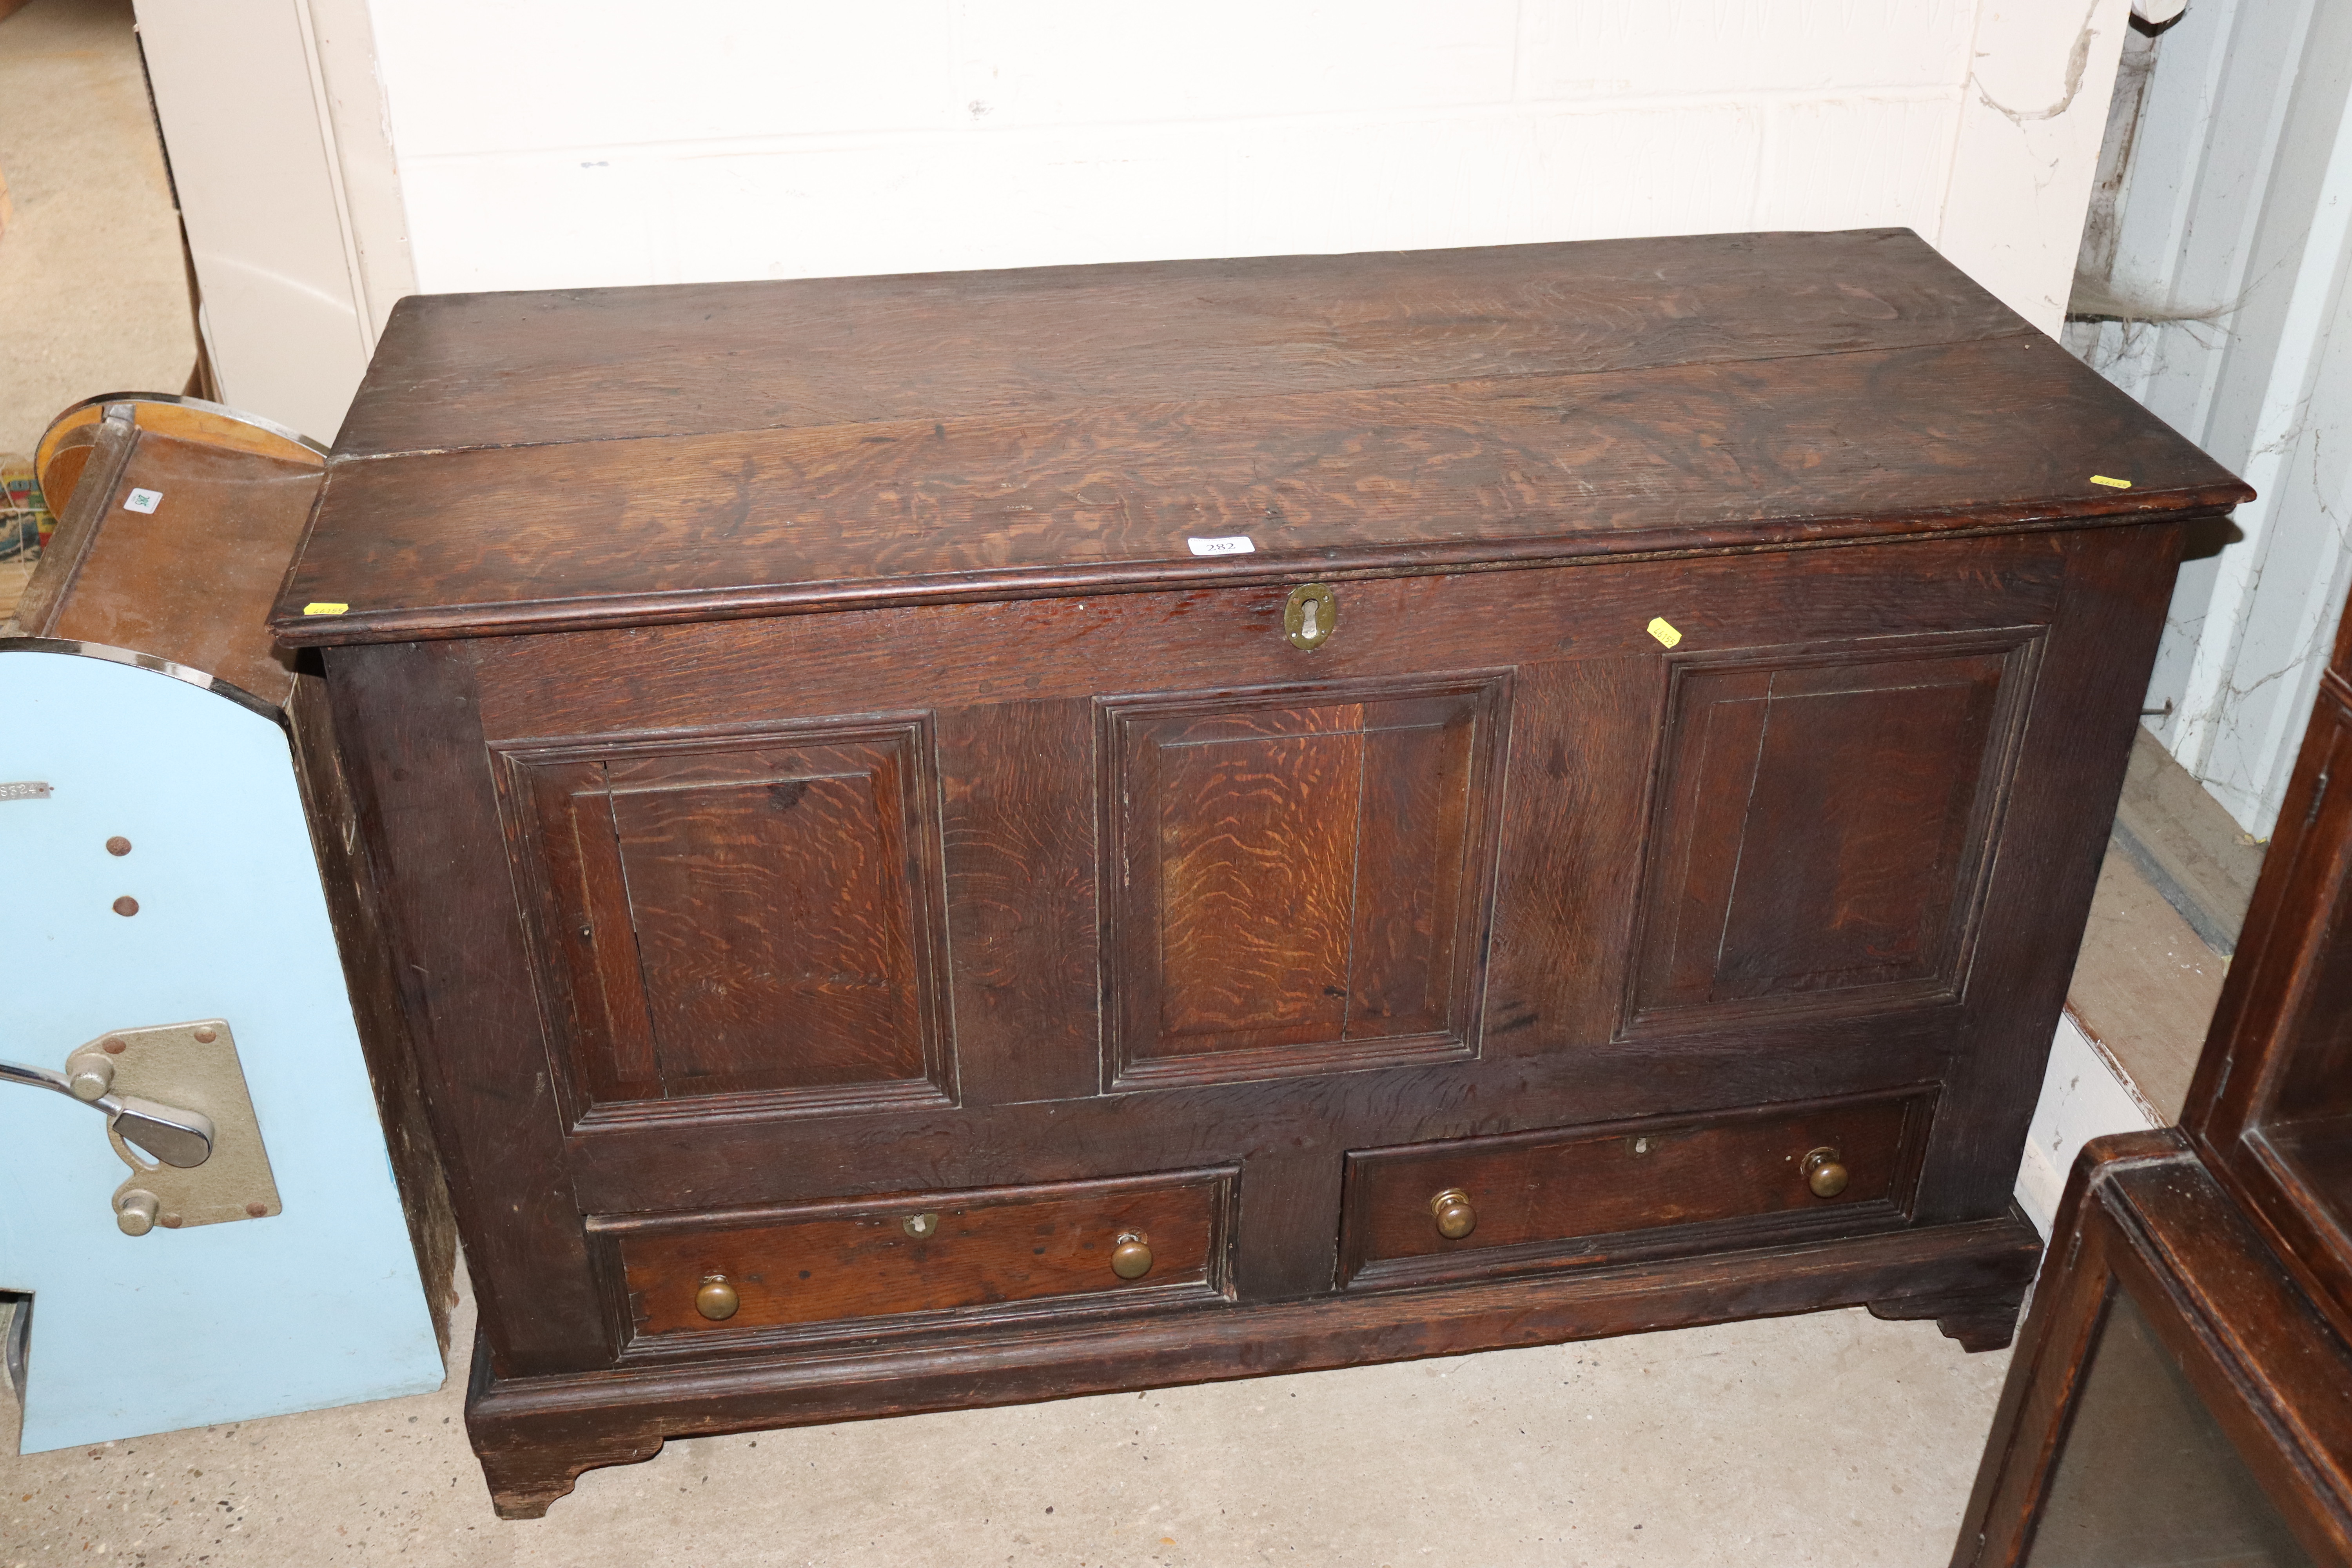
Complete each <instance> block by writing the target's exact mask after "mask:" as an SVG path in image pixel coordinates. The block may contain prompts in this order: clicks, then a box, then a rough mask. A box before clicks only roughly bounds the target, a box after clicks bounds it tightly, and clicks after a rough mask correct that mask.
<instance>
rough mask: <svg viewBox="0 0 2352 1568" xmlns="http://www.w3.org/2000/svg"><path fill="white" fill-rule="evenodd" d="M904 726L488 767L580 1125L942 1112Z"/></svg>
mask: <svg viewBox="0 0 2352 1568" xmlns="http://www.w3.org/2000/svg"><path fill="white" fill-rule="evenodd" d="M931 756H932V746H931V743H930V734H929V723H928V721H926V720H924V719H921V718H915V719H909V720H907V721H901V722H896V723H879V724H877V723H874V722H870V721H869V722H864V723H858V724H851V725H825V726H820V727H813V728H803V729H798V730H788V731H760V732H754V733H750V734H739V735H733V736H729V737H726V738H724V739H719V738H710V739H700V740H688V741H678V740H668V741H643V742H633V743H615V744H614V745H610V746H592V747H587V748H582V747H577V746H574V747H564V748H535V749H516V750H510V751H505V752H501V753H500V757H501V760H502V762H503V763H504V764H505V772H506V778H507V782H508V788H507V790H506V797H507V800H508V801H509V808H510V809H511V810H513V811H514V812H516V813H517V814H518V815H519V816H520V817H521V818H523V825H522V826H521V828H520V834H521V837H522V839H523V841H524V844H525V851H524V856H523V859H524V866H523V868H522V869H523V870H524V873H525V875H526V876H527V877H528V878H529V879H530V881H531V882H532V883H533V884H534V885H535V886H537V887H538V888H539V889H541V892H542V896H543V900H544V904H543V907H542V910H541V919H540V921H539V922H538V931H537V942H538V947H539V951H540V952H541V953H542V954H543V955H545V956H544V959H543V971H544V972H548V973H547V974H546V978H545V979H543V981H542V988H543V989H546V990H548V991H549V992H550V993H551V994H564V995H568V996H569V997H570V999H571V1004H572V1005H571V1022H572V1028H571V1031H570V1032H571V1033H572V1035H573V1036H574V1037H576V1038H577V1040H578V1044H577V1046H576V1047H574V1049H573V1052H572V1056H573V1059H574V1063H575V1065H576V1067H577V1069H578V1072H579V1076H580V1079H581V1080H582V1081H583V1083H584V1084H585V1085H586V1087H587V1090H588V1095H589V1099H590V1100H591V1102H592V1104H593V1105H597V1106H605V1105H612V1104H615V1103H623V1102H629V1101H642V1100H680V1099H685V1098H688V1097H694V1096H709V1095H729V1096H739V1097H740V1096H743V1095H763V1096H765V1097H767V1098H766V1099H765V1100H763V1103H766V1104H769V1105H771V1106H772V1107H773V1108H776V1109H782V1108H786V1107H789V1106H793V1105H803V1106H833V1107H839V1106H845V1105H851V1104H856V1103H861V1102H866V1101H872V1100H877V1096H878V1097H879V1100H880V1101H881V1102H888V1101H890V1100H913V1101H915V1102H918V1103H920V1102H924V1101H931V1100H941V1099H952V1098H953V1090H952V1086H953V1071H952V1067H951V1065H950V1062H949V1061H948V1058H947V1050H946V1046H945V1041H944V1033H945V1031H944V1024H943V1016H944V1011H945V997H944V994H943V993H944V987H943V985H942V984H941V981H940V959H939V952H940V944H941V940H942V939H941V936H940V931H939V929H938V928H939V925H940V901H941V900H940V892H939V880H938V876H937V870H936V868H937V867H938V865H939V862H940V850H939V835H938V827H937V820H938V819H937V813H936V805H935V802H936V800H937V797H938V790H937V786H936V784H934V782H933V779H932V774H931V766H930V763H931Z"/></svg>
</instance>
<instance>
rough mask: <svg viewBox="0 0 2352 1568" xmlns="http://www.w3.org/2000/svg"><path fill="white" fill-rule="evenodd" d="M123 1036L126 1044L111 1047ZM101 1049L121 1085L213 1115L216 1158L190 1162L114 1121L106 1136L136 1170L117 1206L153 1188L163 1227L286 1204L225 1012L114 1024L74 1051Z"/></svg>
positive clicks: (252, 1215) (270, 1211)
mask: <svg viewBox="0 0 2352 1568" xmlns="http://www.w3.org/2000/svg"><path fill="white" fill-rule="evenodd" d="M118 1040H119V1041H121V1044H122V1049H121V1050H120V1051H112V1050H108V1048H107V1047H110V1045H112V1044H113V1043H114V1042H116V1041H118ZM98 1051H104V1052H106V1054H107V1055H108V1056H109V1057H110V1058H111V1059H112V1060H113V1063H114V1090H115V1092H116V1093H118V1094H132V1095H138V1096H141V1097H142V1098H144V1099H147V1100H160V1101H161V1102H163V1104H165V1105H177V1106H184V1107H186V1108H187V1109H189V1110H201V1111H203V1112H204V1113H205V1115H206V1116H209V1117H211V1118H212V1120H213V1127H214V1138H213V1152H212V1158H210V1159H208V1160H206V1161H205V1163H203V1164H201V1165H197V1166H194V1167H192V1168H190V1169H187V1170H179V1169H176V1168H174V1167H173V1166H170V1165H165V1164H162V1163H158V1162H156V1161H154V1160H152V1159H150V1158H148V1157H147V1156H146V1155H145V1154H143V1153H142V1152H140V1151H138V1150H137V1149H134V1148H132V1147H131V1145H129V1144H128V1143H125V1142H123V1141H122V1140H121V1138H120V1137H119V1136H117V1135H116V1134H115V1133H114V1132H113V1131H112V1130H111V1129H110V1130H109V1131H108V1132H107V1140H108V1141H109V1142H111V1143H112V1144H113V1145H114V1152H115V1153H116V1154H118V1155H120V1156H121V1159H122V1163H124V1164H126V1165H128V1166H130V1167H131V1175H130V1176H129V1177H128V1178H127V1179H126V1180H125V1181H124V1182H123V1184H121V1186H120V1187H117V1188H116V1189H115V1191H114V1202H115V1204H116V1205H117V1206H118V1207H119V1206H120V1205H121V1202H122V1199H123V1196H124V1194H129V1193H132V1192H142V1191H143V1192H149V1193H152V1194H155V1199H156V1207H157V1209H158V1211H159V1215H160V1217H159V1218H158V1219H157V1221H156V1224H157V1225H158V1226H161V1227H162V1228H163V1229H166V1230H179V1229H181V1228H183V1227H184V1226H194V1225H220V1224H222V1223H224V1222H226V1221H228V1220H238V1219H261V1218H265V1217H267V1216H268V1215H274V1214H277V1213H278V1212H280V1211H281V1209H282V1208H283V1206H284V1205H281V1204H280V1203H279V1202H278V1183H277V1179H276V1178H275V1177H274V1176H272V1175H271V1173H270V1170H269V1152H268V1150H267V1149H266V1148H264V1147H263V1146H262V1142H261V1123H260V1121H259V1120H258V1119H257V1118H256V1117H255V1115H254V1113H253V1096H252V1095H251V1094H250V1093H249V1092H248V1091H247V1089H246V1087H245V1068H244V1067H243V1066H242V1065H241V1064H240V1063H239V1062H238V1061H237V1059H236V1036H235V1035H234V1034H232V1033H231V1032H230V1029H229V1026H228V1023H227V1021H226V1019H221V1018H199V1019H197V1020H195V1021H194V1022H193V1023H187V1024H158V1025H155V1026H152V1027H150V1028H144V1029H115V1030H111V1031H110V1032H108V1033H106V1034H104V1035H101V1036H100V1037H98V1038H97V1039H95V1040H92V1041H90V1042H89V1044H88V1045H85V1046H81V1047H78V1048H77V1049H76V1050H75V1052H74V1053H73V1054H74V1055H76V1056H79V1055H81V1054H82V1053H83V1052H98Z"/></svg>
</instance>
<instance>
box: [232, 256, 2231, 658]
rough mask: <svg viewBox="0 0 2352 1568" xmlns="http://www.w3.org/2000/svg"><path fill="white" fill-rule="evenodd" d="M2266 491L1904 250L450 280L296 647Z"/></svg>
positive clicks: (362, 474)
mask: <svg viewBox="0 0 2352 1568" xmlns="http://www.w3.org/2000/svg"><path fill="white" fill-rule="evenodd" d="M2094 475H2100V476H2104V477H2106V478H2109V479H2126V480H2128V481H2129V482H2130V488H2129V489H2121V488H2116V487H2112V486H2107V485H2102V484H2098V483H2095V482H2094V481H2093V478H2092V476H2094ZM2251 496H2252V491H2251V490H2249V489H2247V488H2246V487H2245V486H2244V485H2243V484H2242V483H2240V482H2239V481H2238V480H2237V479H2234V478H2232V477H2231V475H2230V474H2229V473H2228V471H2227V470H2225V469H2223V468H2221V467H2220V466H2219V465H2218V464H2216V463H2214V462H2213V461H2212V460H2211V459H2210V458H2207V457H2205V456H2204V455H2203V454H2202V453H2200V451H2198V449H2197V448H2196V447H2192V446H2191V445H2189V443H2188V442H2187V441H2185V440H2183V439H2182V438H2181V437H2179V436H2177V435H2176V434H2174V433H2173V432H2172V430H2170V429H2169V428H2168V426H2165V425H2164V424H2163V423H2162V422H2161V421H2159V420H2158V419H2157V418H2156V417H2155V416H2152V415H2150V414H2148V413H2147V411H2146V410H2145V409H2143V408H2141V407H2140V406H2139V405H2137V404H2136V403H2134V402H2132V400H2131V399H2130V398H2128V397H2126V395H2124V394H2122V393H2121V392H2119V391H2117V390H2116V389H2115V388H2114V387H2112V386H2110V385H2109V384H2107V383H2106V382H2105V381H2103V380H2101V379H2100V378H2099V377H2098V376H2097V375H2095V374H2093V373H2092V372H2091V371H2089V370H2088V369H2086V368H2085V367H2084V366H2083V365H2082V364H2081V363H2078V362H2076V361H2075V360H2074V358H2073V357H2072V356H2071V355H2069V354H2067V353H2065V352H2064V351H2063V350H2062V349H2061V348H2060V347H2059V346H2058V345H2057V344H2056V343H2054V342H2051V341H2050V340H2049V339H2048V338H2046V337H2044V336H2043V335H2042V333H2040V332H2039V331H2035V330H2034V329H2033V328H2032V326H2030V325H2029V324H2027V323H2026V322H2025V321H2023V320H2022V319H2021V318H2020V317H2018V316H2017V315H2015V314H2014V313H2012V312H2011V311H2010V310H2008V309H2006V308H2005V307H2003V306H2002V305H2001V304H2000V302H1999V301H1997V300H1994V299H1993V298H1992V297H1991V296H1990V295H1989V294H1987V293H1986V292H1985V291H1984V290H1983V289H1979V288H1978V287H1977V286H1976V285H1975V284H1973V283H1971V282H1969V280H1968V279H1967V278H1965V277H1964V276H1962V275H1961V274H1960V273H1959V272H1958V270H1957V269H1956V268H1953V267H1951V266H1950V265H1949V264H1948V263H1947V262H1945V261H1944V260H1943V259H1942V258H1939V257H1937V255H1936V253H1935V252H1934V251H1933V250H1931V249H1929V248H1928V247H1927V245H1926V244H1925V243H1924V242H1923V241H1921V240H1920V239H1919V238H1918V237H1916V236H1915V235H1913V234H1911V233H1910V232H1908V231H1907V230H1901V229H1878V230H1854V231H1850V232H1843V233H1831V234H1753V235H1716V236H1702V237H1683V238H1668V239H1633V240H1607V241H1592V242H1585V243H1580V244H1568V245H1534V246H1510V247H1494V248H1484V249H1470V250H1433V251H1409V252H1379V253H1370V254H1365V255H1357V256H1319V257H1318V256H1289V257H1262V258H1243V259H1234V260H1212V261H1170V262H1144V263H1134V264H1127V265H1117V266H1097V267H1057V268H1024V269H1021V270H1015V271H1003V272H961V273H937V274H928V275H918V276H907V277H892V278H845V279H812V280H803V281H787V282H760V283H712V284H685V285H677V286H672V287H662V288H643V289H569V290H556V291H550V292H543V293H507V294H450V295H434V296H424V297H417V298H411V299H407V300H402V301H401V303H400V305H399V307H398V308H397V309H396V310H394V312H393V316H392V320H391V322H390V324H389V325H388V327H387V328H386V330H385V331H384V335H383V342H381V343H380V344H379V345H378V347H377V350H376V355H375V361H374V363H373V365H372V366H371V368H370V370H369V372H368V376H367V380H366V382H365V383H364V384H362V387H361V388H360V392H359V395H358V397H357V399H356V401H354V403H353V404H352V410H351V414H350V416H349V417H348V418H347V419H346V420H345V422H344V425H343V429H342V433H341V438H340V439H339V440H338V441H337V443H336V445H335V449H334V452H333V454H332V456H331V458H330V460H329V463H328V467H327V478H326V482H325V485H324V488H323V489H322V491H321V493H320V501H319V505H318V509H317V511H316V513H315V514H314V516H313V518H312V521H311V524H310V531H309V532H308V534H307V535H306V536H305V539H304V541H303V543H302V546H301V548H300V550H299V552H298V553H297V555H296V558H295V561H294V563H293V566H292V569H291V570H290V572H289V574H288V577H287V582H286V586H285V590H284V592H283V593H282V594H281V595H280V596H279V600H278V606H277V609H276V612H275V614H274V615H273V616H272V619H271V626H272V628H273V629H274V630H275V631H276V632H277V633H278V636H279V637H281V638H282V640H284V641H286V642H288V643H292V644H318V643H350V642H386V641H402V640H408V639H412V638H418V637H467V636H482V635H495V634H505V633H512V632H517V631H528V630H555V629H563V628H572V627H585V626H618V625H636V624H645V623H648V622H655V621H678V620H701V619H716V618H721V617H727V616H757V615H775V614H782V613H789V612H794V611H805V610H821V609H829V608H848V607H856V606H861V605H887V604H911V603H920V602H924V601H935V600H953V599H978V598H998V597H1011V596H1030V595H1041V594H1061V593H1092V592H1102V591H1108V590H1116V589H1131V588H1143V587H1179V586H1192V585H1200V584H1237V583H1247V582H1260V581H1290V580H1296V579H1297V578H1299V577H1302V576H1306V575H1332V574H1344V573H1362V572H1398V571H1406V572H1410V571H1433V570H1440V571H1442V570H1446V569H1450V568H1458V567H1463V566H1470V565H1479V564H1487V563H1537V562H1566V561H1572V560H1576V559H1580V558H1587V557H1594V556H1624V555H1632V554H1654V553H1658V552H1685V551H1694V550H1706V551H1713V550H1738V549H1752V548H1758V547H1770V546H1776V545H1787V544H1791V543H1800V542H1828V541H1836V540H1856V539H1868V538H1875V537H1884V536H1887V535H1894V534H1906V533H1910V534H1926V533H1939V532H1951V531H1983V530H2001V531H2009V530H2018V529H2032V528H2060V527H2078V526H2084V525H2085V524H2090V523H2097V522H2128V521H2137V520H2140V519H2144V518H2147V517H2148V516H2149V515H2150V514H2173V515H2177V514H2180V513H2184V512H2198V511H2205V512H2210V511H2213V510H2220V509H2222V508H2226V507H2229V506H2231V505H2233V504H2235V503H2237V502H2238V501H2241V500H2246V499H2249V498H2250V497H2251ZM1235 537H1245V538H1247V539H1248V540H1249V541H1250V542H1251V544H1252V546H1253V547H1254V548H1253V549H1252V550H1251V552H1248V553H1223V554H1205V555H1204V554H1198V553H1195V547H1194V546H1193V545H1192V543H1191V541H1193V540H1229V539H1232V538H1235ZM314 605H319V606H331V605H343V606H347V607H346V608H344V609H343V610H341V611H340V612H334V611H331V610H324V609H321V610H319V611H315V612H313V613H306V609H308V608H309V607H310V606H314Z"/></svg>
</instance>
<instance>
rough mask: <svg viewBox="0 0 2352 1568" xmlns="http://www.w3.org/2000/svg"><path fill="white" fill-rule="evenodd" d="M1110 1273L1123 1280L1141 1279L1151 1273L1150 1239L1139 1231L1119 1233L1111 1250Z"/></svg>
mask: <svg viewBox="0 0 2352 1568" xmlns="http://www.w3.org/2000/svg"><path fill="white" fill-rule="evenodd" d="M1110 1271H1111V1272H1112V1273H1113V1274H1116V1275H1118V1277H1119V1278H1120V1279H1142V1278H1143V1277H1144V1276H1145V1275H1147V1274H1149V1273H1150V1272H1151V1246H1150V1237H1147V1236H1145V1235H1144V1234H1143V1233H1142V1232H1141V1231H1139V1230H1125V1231H1121V1232H1119V1236H1118V1243H1117V1244H1116V1245H1115V1246H1113V1247H1111V1249H1110Z"/></svg>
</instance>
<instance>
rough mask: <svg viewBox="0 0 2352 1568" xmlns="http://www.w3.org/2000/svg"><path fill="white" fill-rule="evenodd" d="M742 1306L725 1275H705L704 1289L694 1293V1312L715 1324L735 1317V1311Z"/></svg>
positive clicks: (703, 1278)
mask: <svg viewBox="0 0 2352 1568" xmlns="http://www.w3.org/2000/svg"><path fill="white" fill-rule="evenodd" d="M742 1304H743V1303H742V1301H741V1300H740V1299H739V1298H738V1297H737V1296H736V1294H735V1287H734V1286H732V1285H730V1284H729V1283H728V1282H727V1276H725V1275H724V1274H706V1275H704V1276H703V1277H702V1289H699V1290H697V1291H696V1292H695V1293H694V1310H696V1311H698V1312H699V1313H701V1314H702V1315H703V1316H704V1317H706V1318H708V1319H709V1320H710V1321H712V1322H714V1323H723V1322H725V1321H727V1320H728V1319H730V1318H731V1317H733V1316H734V1315H735V1309H736V1308H738V1307H740V1306H741V1305H742Z"/></svg>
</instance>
